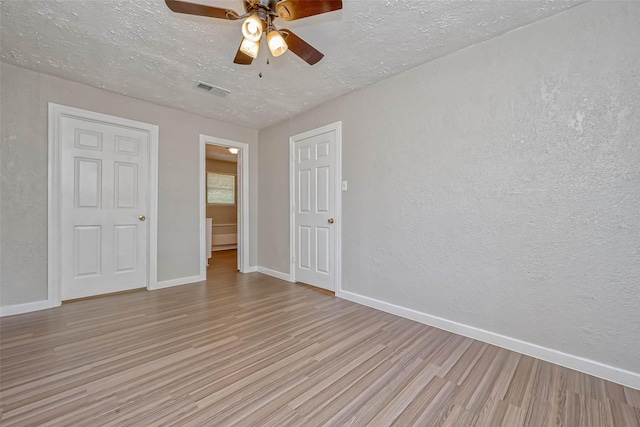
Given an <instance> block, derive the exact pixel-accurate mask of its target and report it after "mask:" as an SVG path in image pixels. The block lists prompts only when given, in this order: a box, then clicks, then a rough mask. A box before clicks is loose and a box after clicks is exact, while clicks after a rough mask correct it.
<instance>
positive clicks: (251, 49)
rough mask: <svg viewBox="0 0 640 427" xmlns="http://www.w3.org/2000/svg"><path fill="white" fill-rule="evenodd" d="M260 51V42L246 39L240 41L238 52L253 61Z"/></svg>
mask: <svg viewBox="0 0 640 427" xmlns="http://www.w3.org/2000/svg"><path fill="white" fill-rule="evenodd" d="M259 50H260V41H259V40H258V41H255V42H254V41H252V40H249V39H247V38H244V39H243V40H242V44H240V51H241V52H242V53H244V54H246V55H249V56H250V57H252V58H253V59H256V58H257V57H258V51H259Z"/></svg>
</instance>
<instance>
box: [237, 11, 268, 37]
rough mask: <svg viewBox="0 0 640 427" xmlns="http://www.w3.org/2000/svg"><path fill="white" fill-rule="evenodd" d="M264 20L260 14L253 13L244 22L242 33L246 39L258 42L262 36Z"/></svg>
mask: <svg viewBox="0 0 640 427" xmlns="http://www.w3.org/2000/svg"><path fill="white" fill-rule="evenodd" d="M263 25H264V24H263V22H262V20H261V19H260V18H258V16H256V15H251V16H249V17H248V18H247V19H245V21H244V23H243V24H242V35H243V36H244V38H245V39H247V40H250V41H252V42H257V41H259V40H260V38H261V37H262V27H263Z"/></svg>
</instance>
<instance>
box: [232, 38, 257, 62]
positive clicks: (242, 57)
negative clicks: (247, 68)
mask: <svg viewBox="0 0 640 427" xmlns="http://www.w3.org/2000/svg"><path fill="white" fill-rule="evenodd" d="M240 46H242V43H240ZM252 62H253V58H252V57H250V56H249V55H247V54H246V53H244V52H242V51H241V50H240V47H238V52H237V53H236V57H235V58H234V60H233V63H234V64H240V65H249V64H251V63H252Z"/></svg>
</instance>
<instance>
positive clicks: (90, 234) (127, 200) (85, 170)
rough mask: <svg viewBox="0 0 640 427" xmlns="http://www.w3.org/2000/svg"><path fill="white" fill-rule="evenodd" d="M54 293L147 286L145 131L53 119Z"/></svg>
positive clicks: (66, 295) (93, 292)
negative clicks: (57, 266)
mask: <svg viewBox="0 0 640 427" xmlns="http://www.w3.org/2000/svg"><path fill="white" fill-rule="evenodd" d="M59 132H60V149H61V156H60V165H61V168H60V171H61V172H60V239H61V245H60V248H61V253H60V260H61V270H60V281H61V299H62V300H69V299H74V298H82V297H87V296H92V295H98V294H105V293H111V292H118V291H123V290H129V289H135V288H142V287H145V286H146V285H147V263H148V259H147V233H148V227H147V224H148V221H146V219H147V218H146V215H148V212H147V204H148V200H147V186H148V184H149V183H148V176H149V174H148V167H149V150H148V148H149V133H148V132H145V131H143V130H140V129H133V128H128V127H124V126H118V125H115V124H110V123H104V122H97V121H92V120H84V119H81V118H77V117H65V116H63V117H61V119H60V128H59Z"/></svg>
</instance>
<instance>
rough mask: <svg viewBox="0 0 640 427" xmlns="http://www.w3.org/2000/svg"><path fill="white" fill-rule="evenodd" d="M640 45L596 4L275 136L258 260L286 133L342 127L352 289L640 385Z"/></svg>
mask: <svg viewBox="0 0 640 427" xmlns="http://www.w3.org/2000/svg"><path fill="white" fill-rule="evenodd" d="M638 40H640V3H637V2H590V3H586V4H584V5H581V6H578V7H575V8H573V9H571V10H569V11H567V12H564V13H561V14H559V15H556V16H553V17H551V18H548V19H545V20H543V21H540V22H538V23H535V24H532V25H529V26H527V27H524V28H522V29H519V30H516V31H513V32H510V33H508V34H506V35H504V36H500V37H498V38H495V39H492V40H489V41H487V42H484V43H482V44H479V45H476V46H473V47H470V48H467V49H464V50H462V51H459V52H457V53H455V54H452V55H449V56H447V57H444V58H441V59H439V60H436V61H434V62H431V63H429V64H426V65H423V66H420V67H417V68H415V69H412V70H410V71H408V72H405V73H403V74H400V75H398V76H396V77H393V78H391V79H388V80H385V81H383V82H381V83H378V84H376V85H373V86H370V87H368V88H365V89H363V90H360V91H358V92H355V93H352V94H350V95H347V96H345V97H342V98H340V99H338V100H336V101H333V102H330V103H327V104H325V105H323V106H321V107H319V108H316V109H314V110H312V111H310V112H309V113H305V114H302V115H300V116H298V117H296V118H295V119H292V120H289V121H286V122H283V123H281V124H279V125H276V126H274V127H271V128H269V129H266V130H263V131H261V132H260V147H259V149H260V164H259V177H260V189H261V193H260V198H259V218H260V219H259V230H260V236H259V264H260V265H261V266H264V267H267V268H271V269H274V270H279V271H284V272H288V271H289V263H288V257H289V250H288V244H289V240H288V227H289V223H288V220H289V216H288V213H287V206H288V205H287V204H288V197H287V196H286V195H281V194H277V193H276V192H275V191H272V192H271V193H269V194H268V195H267V193H266V190H264V189H265V188H288V164H287V160H286V158H287V153H288V137H289V136H291V135H294V134H296V133H299V132H303V131H306V130H309V129H313V128H315V127H319V126H321V125H325V124H327V123H331V122H334V121H336V120H342V121H343V177H344V179H346V180H348V181H349V191H347V192H344V193H342V195H343V196H342V197H343V225H342V227H343V228H342V230H343V277H342V283H343V288H344V289H345V290H348V291H351V292H355V293H358V294H361V295H365V296H368V297H372V298H376V299H379V300H383V301H386V302H389V303H393V304H397V305H400V306H404V307H408V308H412V309H416V310H419V311H422V312H425V313H428V314H431V315H435V316H440V317H443V318H446V319H450V320H453V321H457V322H460V323H463V324H467V325H471V326H474V327H477V328H481V329H485V330H488V331H492V332H495V333H498V334H503V335H506V336H510V337H514V338H517V339H520V340H524V341H527V342H530V343H534V344H538V345H541V346H544V347H548V348H551V349H556V350H559V351H563V352H566V353H569V354H574V355H577V356H581V357H585V358H587V359H592V360H595V361H599V362H602V363H605V364H609V365H612V366H616V367H619V368H623V369H627V370H630V371H633V372H640V357H638V343H640V322H638V313H639V311H638V310H639V307H640V288H639V286H640V285H639V284H640V141H639V138H640V120H639V117H640V79H639V77H638V76H639V75H640V43H639V42H638Z"/></svg>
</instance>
